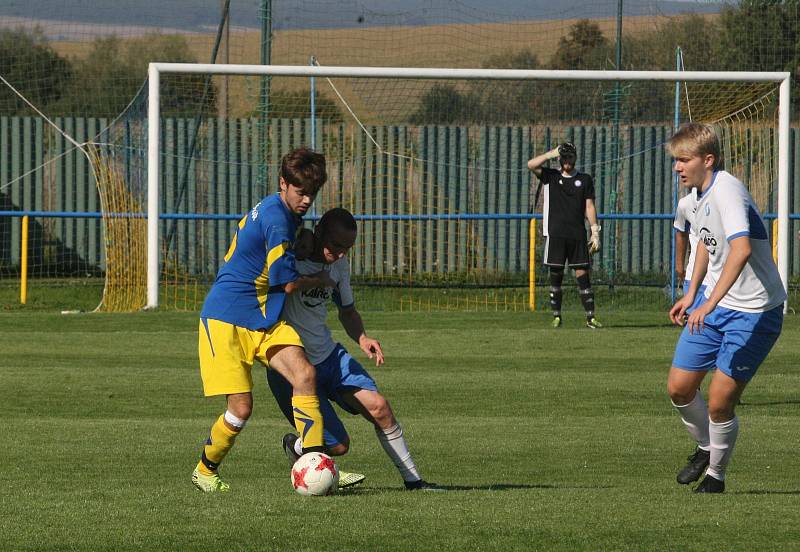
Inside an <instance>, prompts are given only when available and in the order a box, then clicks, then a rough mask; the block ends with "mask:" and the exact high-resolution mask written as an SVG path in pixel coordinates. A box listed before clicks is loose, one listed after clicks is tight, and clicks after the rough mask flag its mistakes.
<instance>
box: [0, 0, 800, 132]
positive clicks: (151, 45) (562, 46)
mask: <svg viewBox="0 0 800 552" xmlns="http://www.w3.org/2000/svg"><path fill="white" fill-rule="evenodd" d="M798 5H800V0H783V1H781V0H743V1H742V2H740V3H739V4H738V5H737V6H735V7H732V6H728V7H726V8H724V9H723V10H722V12H721V13H720V16H719V17H718V18H704V17H701V16H686V17H680V18H674V19H671V20H667V21H666V23H664V24H663V25H661V26H660V27H659V28H657V29H656V30H655V32H651V33H647V34H644V33H639V34H627V35H623V40H622V60H623V61H622V67H620V68H621V69H625V70H672V69H674V68H675V51H676V48H677V47H679V46H680V47H681V49H682V50H683V52H684V59H685V64H686V69H687V70H722V71H725V70H731V71H742V70H761V71H792V72H793V73H794V77H793V80H794V82H793V84H794V86H793V89H792V95H793V98H792V99H793V101H792V105H793V113H794V115H795V116H797V115H798V114H800V102H799V101H797V100H798V99H800V86H798V85H799V84H800V82H798V76H797V74H796V69H797V68H798V63H800V48H798V46H797V45H798V43H800V28H799V27H800V17H798V15H799V14H798ZM615 57H616V56H615V44H614V41H613V40H612V39H610V38H609V37H606V36H605V35H604V34H603V33H602V31H601V29H600V27H599V26H598V25H597V24H596V23H594V22H592V21H590V20H581V21H578V22H576V23H575V24H574V25H572V26H571V27H570V29H569V31H568V33H567V34H566V35H565V36H563V37H561V39H560V40H559V44H558V48H557V50H556V52H555V54H554V55H553V56H552V58H551V59H549V60H547V62H544V61H543V60H541V59H539V57H538V56H537V55H536V53H534V52H533V51H531V50H530V49H525V48H523V49H520V50H517V51H510V52H507V53H505V54H501V55H495V56H492V57H489V58H488V59H486V60H485V62H484V63H483V66H484V67H486V68H498V69H615V68H616V67H615V62H614V60H615ZM151 60H159V61H166V62H185V63H195V62H197V61H198V60H197V59H195V57H194V56H193V54H192V53H191V51H190V48H189V45H188V43H187V41H186V40H185V38H184V37H182V36H180V35H161V34H151V35H146V36H143V37H141V38H137V39H126V40H122V39H119V38H115V37H107V38H98V39H96V40H95V41H94V42H92V43H91V45H90V48H89V53H88V55H86V56H84V57H81V58H75V59H71V58H67V57H63V56H61V55H59V54H58V53H57V52H56V51H55V50H54V49H53V48H52V46H51V45H50V44H49V43H48V41H47V39H46V38H45V37H44V35H43V34H42V33H41V32H33V33H32V32H26V31H21V30H2V31H0V75H2V76H3V77H4V78H5V79H6V80H7V81H9V83H11V84H12V85H14V86H16V87H17V88H18V90H19V92H20V93H21V94H22V95H24V96H25V97H26V98H28V100H30V101H31V102H32V103H33V104H34V105H36V106H37V107H38V108H39V109H41V110H42V111H43V112H44V113H46V114H47V115H49V116H65V115H70V116H90V117H114V116H116V115H118V114H119V113H121V112H123V110H124V109H125V108H126V106H127V105H128V102H130V101H131V100H132V99H133V98H135V97H136V94H137V92H138V91H139V88H140V87H141V86H142V84H143V82H144V77H145V75H146V74H147V64H148V62H149V61H151ZM673 94H674V85H672V84H669V83H658V82H653V83H637V84H636V85H635V86H633V85H616V84H615V83H609V82H577V81H571V82H566V81H564V82H555V81H527V82H522V81H520V82H512V81H493V82H490V83H488V82H479V81H473V82H469V83H466V84H453V83H450V82H446V81H442V82H440V83H436V84H434V85H433V86H431V87H430V88H429V89H428V91H427V92H426V93H424V94H423V95H422V96H421V97H420V99H419V103H418V105H417V106H416V107H415V108H413V109H412V110H411V111H410V115H408V122H410V123H412V124H423V123H424V124H458V123H473V122H474V123H477V122H481V123H488V124H514V123H523V124H533V123H537V122H546V121H553V120H557V119H561V120H575V121H599V120H610V119H611V118H612V117H614V118H617V119H618V120H637V121H664V120H671V118H672V106H673V102H674V100H673ZM162 98H163V102H162V111H163V113H164V114H165V115H167V116H194V115H197V114H206V115H209V116H213V114H216V112H217V111H216V107H217V102H218V91H217V90H216V88H215V86H214V85H213V83H212V82H210V80H209V79H208V77H206V76H204V75H180V76H174V75H170V76H165V77H164V78H163V82H162ZM617 99H619V102H617ZM315 103H316V106H317V115H318V116H320V117H322V118H325V119H329V120H341V119H342V113H341V111H340V110H339V108H338V107H337V105H336V102H335V101H334V100H332V99H329V98H326V97H324V96H319V95H318V96H317V97H316V102H315ZM615 106H622V112H616V111H614V109H615ZM270 111H271V112H272V113H280V116H282V117H290V118H291V117H307V116H308V115H309V113H310V99H309V93H308V91H275V92H274V93H273V94H272V95H271V97H270ZM22 114H31V111H30V109H29V108H28V107H27V106H26V104H25V103H24V102H23V100H22V99H21V98H20V97H19V96H18V95H17V94H15V93H14V92H13V91H11V90H10V89H9V88H8V87H6V86H0V115H22Z"/></svg>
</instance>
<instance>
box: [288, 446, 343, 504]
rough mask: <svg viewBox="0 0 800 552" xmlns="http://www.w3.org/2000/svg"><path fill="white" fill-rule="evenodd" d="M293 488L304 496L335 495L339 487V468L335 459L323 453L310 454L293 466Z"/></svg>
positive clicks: (299, 459)
mask: <svg viewBox="0 0 800 552" xmlns="http://www.w3.org/2000/svg"><path fill="white" fill-rule="evenodd" d="M291 478H292V486H293V487H294V490H295V491H297V492H298V493H299V494H301V495H303V496H324V495H329V494H333V493H335V492H336V489H337V488H338V486H339V468H338V467H337V466H336V463H335V462H334V461H333V458H331V457H330V456H328V455H327V454H323V453H321V452H309V453H307V454H304V455H303V456H301V457H300V458H298V460H297V462H295V463H294V466H292V474H291Z"/></svg>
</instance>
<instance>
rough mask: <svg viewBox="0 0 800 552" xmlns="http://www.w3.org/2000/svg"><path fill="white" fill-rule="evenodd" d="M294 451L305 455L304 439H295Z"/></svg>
mask: <svg viewBox="0 0 800 552" xmlns="http://www.w3.org/2000/svg"><path fill="white" fill-rule="evenodd" d="M294 451H295V452H296V453H297V454H299V455H300V456H303V441H302V440H300V439H297V440H295V442H294Z"/></svg>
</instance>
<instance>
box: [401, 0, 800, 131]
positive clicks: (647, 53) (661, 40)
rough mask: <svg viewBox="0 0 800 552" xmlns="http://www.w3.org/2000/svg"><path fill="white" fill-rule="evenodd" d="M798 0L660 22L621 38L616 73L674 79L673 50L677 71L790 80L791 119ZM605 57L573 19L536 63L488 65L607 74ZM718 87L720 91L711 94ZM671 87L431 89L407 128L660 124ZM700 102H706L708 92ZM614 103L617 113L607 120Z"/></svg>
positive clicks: (799, 91) (521, 59) (496, 61)
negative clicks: (680, 67)
mask: <svg viewBox="0 0 800 552" xmlns="http://www.w3.org/2000/svg"><path fill="white" fill-rule="evenodd" d="M799 7H800V1H798V0H788V1H781V0H743V1H741V2H740V3H739V5H738V6H736V7H732V6H728V7H725V8H724V9H723V10H722V12H721V13H720V16H719V17H718V18H713V19H712V18H704V17H701V16H697V15H690V16H685V17H681V18H675V19H671V20H668V21H667V22H666V23H664V24H663V25H661V26H660V27H658V28H657V29H656V30H655V32H652V33H648V34H644V33H639V34H628V35H626V34H623V38H622V56H621V57H622V66H621V67H620V69H622V70H637V71H644V70H674V69H675V68H676V59H675V58H676V50H677V48H678V47H680V48H681V50H682V51H683V53H684V62H685V69H686V70H694V71H704V70H707V71H712V70H713V71H790V72H792V111H793V117H794V118H795V119H796V118H797V117H798V116H800V101H798V100H800V77H799V76H798V73H797V70H798V65H800V47H799V46H798V45H799V44H800V13H799V12H800V10H799V9H798V8H799ZM615 48H616V45H615V43H614V41H613V40H612V39H609V38H608V37H606V36H605V35H604V34H603V33H602V31H601V29H600V27H599V26H598V25H597V24H596V23H594V22H592V21H590V20H581V21H578V22H576V23H575V24H574V25H572V27H571V28H570V29H569V32H568V33H567V34H566V35H565V36H562V37H561V38H560V40H559V43H558V48H557V50H556V52H555V53H554V55H553V56H552V58H551V59H550V60H548V61H547V62H546V63H545V62H543V61H542V60H540V59H539V57H538V56H537V55H536V54H535V53H534V52H532V51H531V50H530V49H521V50H517V51H511V52H508V53H506V54H504V55H497V56H493V57H491V58H488V59H487V60H486V61H485V62H484V64H483V65H484V67H485V68H492V69H592V70H610V69H617V67H615V60H616V55H615V53H616V52H615ZM720 87H721V85H720ZM674 89H675V87H674V84H672V83H660V82H649V83H636V84H635V85H631V84H628V85H622V86H619V87H618V86H617V85H616V84H615V83H613V82H578V81H569V82H567V81H562V82H555V81H530V82H513V81H495V82H492V83H490V84H489V85H487V83H482V82H478V81H475V82H471V83H469V84H467V85H466V86H461V87H459V86H457V85H454V84H448V83H440V84H436V85H434V86H433V87H431V89H430V90H429V91H428V92H427V93H426V94H425V95H424V96H423V97H422V99H421V102H420V105H419V107H418V109H417V110H416V112H415V113H414V114H413V115H412V116H411V122H416V123H422V122H427V123H428V124H455V123H469V122H478V121H481V122H492V123H496V124H514V123H524V124H533V123H537V122H548V121H552V120H557V119H561V120H574V121H597V120H610V119H612V117H614V116H618V117H619V118H620V119H622V120H627V121H633V120H636V121H670V120H672V117H673V106H674ZM708 96H711V97H713V96H714V90H713V88H711V89H710V90H709V92H708ZM617 97H619V100H620V101H619V104H618V105H620V106H621V109H622V112H621V113H619V114H614V113H612V111H613V108H614V104H615V100H616V99H617Z"/></svg>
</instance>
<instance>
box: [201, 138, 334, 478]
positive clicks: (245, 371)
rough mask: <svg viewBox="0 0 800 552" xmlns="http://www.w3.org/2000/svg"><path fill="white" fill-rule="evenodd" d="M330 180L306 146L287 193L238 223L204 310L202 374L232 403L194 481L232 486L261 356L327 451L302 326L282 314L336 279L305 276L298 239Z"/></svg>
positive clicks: (283, 174) (309, 444) (306, 439)
mask: <svg viewBox="0 0 800 552" xmlns="http://www.w3.org/2000/svg"><path fill="white" fill-rule="evenodd" d="M326 180H327V173H326V170H325V157H324V156H323V155H321V154H318V153H315V152H313V151H311V150H309V149H306V148H298V149H296V150H293V151H291V152H290V153H288V154H287V155H286V156H285V157H284V158H283V160H282V161H281V169H280V191H279V192H278V193H275V194H272V195H269V196H267V197H265V198H264V199H262V200H261V201H260V202H259V203H258V204H256V206H255V207H253V208H252V209H251V210H250V212H248V213H246V214H245V216H244V217H243V218H242V219H241V220H240V221H239V225H238V228H237V230H236V234H235V235H234V236H233V240H232V242H231V245H230V248H229V249H228V252H227V254H226V255H225V263H224V264H223V265H222V267H221V268H220V270H219V272H218V273H217V278H216V280H215V281H214V285H213V286H212V287H211V290H210V291H209V293H208V296H207V297H206V301H205V303H204V305H203V310H202V312H201V313H200V328H199V353H200V375H201V377H202V380H203V391H204V393H205V395H206V396H212V395H225V396H226V399H227V409H226V411H225V412H224V413H223V414H222V415H220V417H219V418H218V419H217V421H216V422H215V423H214V425H213V426H212V427H211V433H210V435H209V437H208V440H207V441H206V444H205V446H204V447H203V451H202V454H201V457H200V462H199V463H198V464H197V467H196V468H195V470H194V472H193V473H192V483H194V485H195V486H196V487H197V488H198V489H200V490H201V491H204V492H214V491H227V490H228V489H229V485H228V484H227V483H224V482H223V481H222V480H221V479H220V477H219V474H218V468H219V465H220V463H221V462H222V459H223V458H225V455H226V454H227V453H228V451H229V450H230V449H231V447H232V446H233V443H234V441H235V440H236V436H237V435H239V433H240V432H241V430H242V429H243V428H244V425H245V423H246V422H247V420H248V418H249V417H250V414H251V412H252V409H253V395H252V389H253V379H252V375H251V369H252V366H253V362H254V361H255V360H258V361H260V362H262V363H264V364H267V365H268V366H269V367H270V368H271V369H274V370H276V371H277V372H278V373H280V374H281V375H282V376H284V377H285V378H286V379H287V380H288V381H289V383H291V385H292V388H293V396H292V407H293V413H294V422H295V427H296V428H297V430H298V432H300V434H301V435H303V444H304V446H305V449H304V450H305V451H306V452H310V451H315V450H318V451H321V450H323V448H322V445H323V442H322V435H323V428H322V425H323V422H322V414H321V413H320V408H319V399H318V398H317V394H316V371H315V368H314V366H313V365H312V364H311V363H310V362H309V361H308V359H307V358H306V356H305V353H304V350H303V345H302V342H301V340H300V337H299V336H298V334H297V332H295V330H294V329H293V328H292V327H291V326H290V325H288V324H287V323H286V322H284V321H281V320H280V315H281V311H282V310H283V304H284V300H285V298H286V295H287V294H291V293H294V292H296V291H299V290H303V289H308V288H316V287H319V286H328V287H330V285H332V282H331V281H330V277H329V276H328V275H327V273H325V272H321V273H320V274H313V275H309V276H302V277H301V276H300V275H299V274H298V273H297V270H296V268H295V255H294V250H293V244H294V240H295V237H296V235H297V233H298V228H299V223H300V221H301V217H302V216H303V215H304V214H305V213H306V211H307V210H308V208H309V207H310V206H311V204H312V203H313V202H314V198H315V197H316V195H317V192H318V191H319V190H320V188H321V187H322V185H323V184H324V183H325V181H326Z"/></svg>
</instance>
